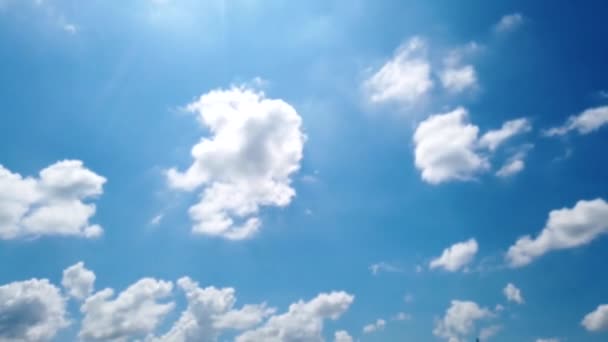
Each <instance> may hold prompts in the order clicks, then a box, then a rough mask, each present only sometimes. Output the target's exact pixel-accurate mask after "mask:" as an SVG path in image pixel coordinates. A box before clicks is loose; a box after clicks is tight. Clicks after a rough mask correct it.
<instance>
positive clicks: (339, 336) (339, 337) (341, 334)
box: [334, 330, 354, 342]
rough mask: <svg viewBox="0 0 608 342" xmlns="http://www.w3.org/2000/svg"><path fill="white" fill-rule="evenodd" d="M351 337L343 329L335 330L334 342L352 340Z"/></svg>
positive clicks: (351, 341)
mask: <svg viewBox="0 0 608 342" xmlns="http://www.w3.org/2000/svg"><path fill="white" fill-rule="evenodd" d="M353 341H354V340H353V338H352V337H351V336H350V335H349V334H348V333H347V332H346V331H344V330H340V331H336V333H335V334H334V342H353Z"/></svg>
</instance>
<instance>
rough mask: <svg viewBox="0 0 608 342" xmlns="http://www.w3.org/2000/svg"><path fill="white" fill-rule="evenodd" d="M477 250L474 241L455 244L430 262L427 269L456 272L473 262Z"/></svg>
mask: <svg viewBox="0 0 608 342" xmlns="http://www.w3.org/2000/svg"><path fill="white" fill-rule="evenodd" d="M478 248H479V246H478V245H477V241H475V239H469V240H467V241H464V242H459V243H456V244H454V245H452V246H450V247H448V248H446V249H444V250H443V253H442V254H441V256H440V257H438V258H436V259H433V260H432V261H431V262H430V264H429V267H430V268H431V269H435V268H443V269H445V270H447V271H450V272H455V271H458V270H460V269H461V268H463V267H464V266H466V265H468V264H469V263H470V262H471V261H473V258H474V257H475V254H477V250H478Z"/></svg>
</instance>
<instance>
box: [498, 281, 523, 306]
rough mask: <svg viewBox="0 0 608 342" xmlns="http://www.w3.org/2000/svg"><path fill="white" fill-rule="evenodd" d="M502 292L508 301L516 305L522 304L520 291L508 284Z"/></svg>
mask: <svg viewBox="0 0 608 342" xmlns="http://www.w3.org/2000/svg"><path fill="white" fill-rule="evenodd" d="M502 292H503V294H504V295H505V297H506V298H507V300H508V301H510V302H515V303H517V304H523V303H524V297H523V295H522V294H521V290H520V289H519V288H517V286H515V285H513V284H512V283H508V284H507V286H505V288H504V289H503V290H502Z"/></svg>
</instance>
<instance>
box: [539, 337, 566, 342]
mask: <svg viewBox="0 0 608 342" xmlns="http://www.w3.org/2000/svg"><path fill="white" fill-rule="evenodd" d="M560 341H561V340H560V339H559V338H554V337H553V338H537V339H536V342H560Z"/></svg>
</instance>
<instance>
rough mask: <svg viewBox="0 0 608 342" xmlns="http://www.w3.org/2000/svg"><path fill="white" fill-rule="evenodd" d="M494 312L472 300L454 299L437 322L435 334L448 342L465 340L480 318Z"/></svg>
mask: <svg viewBox="0 0 608 342" xmlns="http://www.w3.org/2000/svg"><path fill="white" fill-rule="evenodd" d="M492 315H493V314H492V312H491V311H490V310H488V309H486V308H482V307H480V306H479V305H478V304H477V303H475V302H471V301H460V300H453V301H452V302H451V305H450V307H449V308H448V309H447V310H446V312H445V315H444V317H443V318H441V319H440V320H437V321H436V322H435V328H434V329H433V334H434V335H435V336H437V337H440V338H443V339H445V340H446V341H448V342H465V341H466V340H467V338H468V337H469V335H471V333H473V331H474V330H475V324H476V323H477V321H479V320H483V319H487V318H490V317H492Z"/></svg>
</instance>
